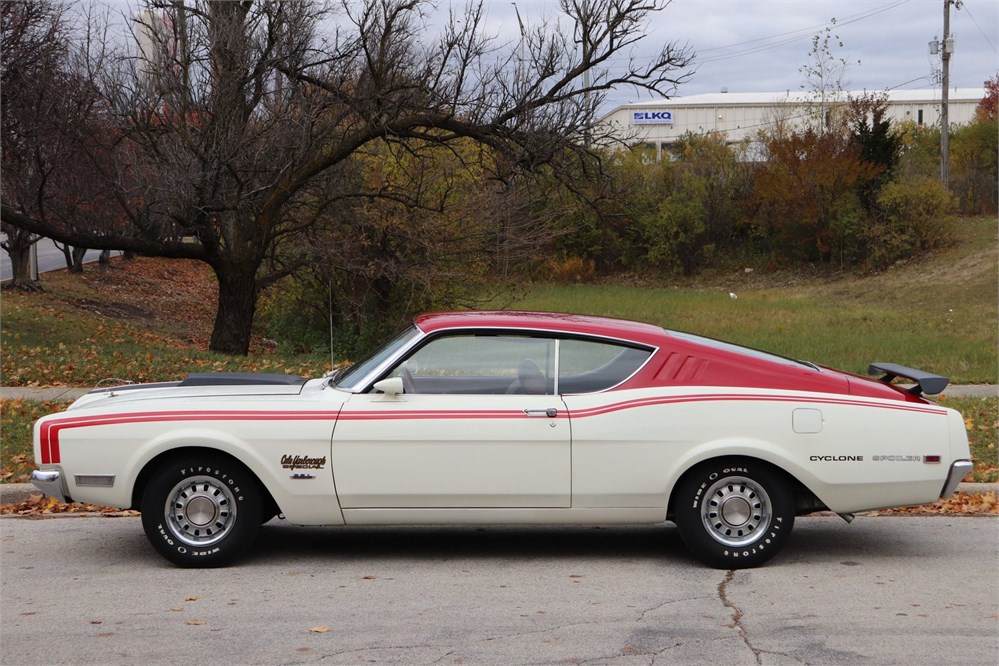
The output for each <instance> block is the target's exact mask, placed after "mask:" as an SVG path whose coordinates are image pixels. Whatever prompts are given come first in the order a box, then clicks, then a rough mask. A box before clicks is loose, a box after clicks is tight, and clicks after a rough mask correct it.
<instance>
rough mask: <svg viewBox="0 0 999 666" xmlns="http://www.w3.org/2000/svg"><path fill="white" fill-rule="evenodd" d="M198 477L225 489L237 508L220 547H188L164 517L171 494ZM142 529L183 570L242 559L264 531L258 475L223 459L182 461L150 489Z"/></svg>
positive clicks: (169, 465) (163, 471) (160, 473)
mask: <svg viewBox="0 0 999 666" xmlns="http://www.w3.org/2000/svg"><path fill="white" fill-rule="evenodd" d="M198 476H207V477H212V478H214V479H215V480H216V481H218V482H219V483H220V484H223V485H225V486H226V487H227V488H228V489H229V491H230V492H231V493H232V497H233V501H234V502H235V504H236V512H235V517H234V522H233V524H232V525H231V527H230V528H229V531H228V533H227V534H226V535H225V536H224V537H223V538H222V539H221V540H219V541H218V542H216V543H213V544H211V545H209V546H204V547H198V546H191V545H189V544H186V543H184V542H183V541H182V540H181V539H179V538H178V535H177V533H176V532H175V530H174V528H173V527H172V526H171V525H170V523H169V521H168V520H166V518H165V516H164V511H165V505H166V502H167V500H168V499H169V497H168V496H169V494H170V493H171V491H172V490H173V489H174V488H175V487H176V486H177V484H178V483H180V482H182V481H184V480H185V479H191V478H194V477H198ZM140 508H141V513H142V527H143V529H144V530H145V533H146V537H147V538H148V539H149V542H150V543H151V544H152V546H153V548H155V549H156V551H157V552H159V553H160V555H162V556H163V557H165V558H166V559H167V560H169V561H170V562H172V563H174V564H176V565H178V566H181V567H199V568H202V567H218V566H225V565H227V564H229V563H230V562H232V561H233V560H235V559H236V558H237V557H240V556H242V555H243V554H244V553H245V552H246V550H247V549H248V548H249V546H250V545H251V544H252V542H253V540H254V538H255V537H256V535H257V532H258V531H259V529H260V518H261V516H262V509H261V493H260V490H259V484H258V483H257V481H256V479H255V478H254V477H253V474H252V473H251V472H250V471H249V470H248V469H246V467H245V466H243V465H242V464H240V463H238V462H236V461H234V460H231V459H226V458H223V457H220V456H211V455H206V456H197V455H193V456H190V457H185V458H178V459H174V460H171V461H167V462H165V463H164V464H162V465H161V466H160V469H159V470H157V471H156V472H155V473H154V474H153V476H152V478H151V479H150V480H149V483H148V484H147V485H146V488H145V491H144V492H143V495H142V502H141V505H140Z"/></svg>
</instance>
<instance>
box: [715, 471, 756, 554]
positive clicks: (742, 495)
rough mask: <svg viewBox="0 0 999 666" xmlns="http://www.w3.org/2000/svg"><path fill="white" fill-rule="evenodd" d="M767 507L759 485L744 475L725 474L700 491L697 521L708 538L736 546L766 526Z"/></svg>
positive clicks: (746, 542)
mask: <svg viewBox="0 0 999 666" xmlns="http://www.w3.org/2000/svg"><path fill="white" fill-rule="evenodd" d="M770 506H771V505H770V498H769V497H768V496H767V493H766V491H765V490H764V489H763V487H762V486H760V485H759V484H757V483H756V482H754V481H753V480H752V479H748V478H746V477H742V476H729V477H725V478H723V479H719V480H718V481H716V482H714V483H713V484H712V485H711V487H710V488H708V490H707V492H706V493H705V494H704V502H703V503H702V504H701V520H702V522H703V523H704V527H705V529H706V530H707V532H708V534H709V535H711V538H713V539H714V540H715V541H717V542H718V543H721V544H724V545H725V546H729V547H732V548H738V547H741V546H745V545H747V544H750V543H752V542H754V541H756V540H757V539H758V538H759V534H760V533H761V532H763V531H765V530H766V529H767V528H768V527H769V526H770V516H771V508H770Z"/></svg>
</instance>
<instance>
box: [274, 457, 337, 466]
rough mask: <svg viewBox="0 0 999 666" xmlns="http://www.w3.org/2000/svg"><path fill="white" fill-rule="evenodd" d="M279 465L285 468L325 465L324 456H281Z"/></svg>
mask: <svg viewBox="0 0 999 666" xmlns="http://www.w3.org/2000/svg"><path fill="white" fill-rule="evenodd" d="M281 467H283V468H285V469H322V468H324V467H326V456H323V457H322V458H309V457H308V456H289V455H283V456H281Z"/></svg>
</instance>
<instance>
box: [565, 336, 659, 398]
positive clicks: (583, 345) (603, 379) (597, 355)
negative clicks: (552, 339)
mask: <svg viewBox="0 0 999 666" xmlns="http://www.w3.org/2000/svg"><path fill="white" fill-rule="evenodd" d="M651 354H652V351H651V350H648V349H637V348H635V347H625V346H623V345H617V344H614V343H610V342H597V341H595V340H574V339H570V340H562V342H561V343H560V345H559V367H558V390H559V393H596V392H597V391H606V390H607V389H609V388H613V387H615V386H617V385H618V384H620V383H621V382H623V381H624V380H626V379H628V378H629V377H631V376H632V375H633V374H635V372H636V371H637V370H638V369H639V368H640V367H642V364H643V363H645V361H646V359H648V358H649V356H650V355H651Z"/></svg>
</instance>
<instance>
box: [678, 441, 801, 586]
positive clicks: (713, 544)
mask: <svg viewBox="0 0 999 666" xmlns="http://www.w3.org/2000/svg"><path fill="white" fill-rule="evenodd" d="M673 514H674V521H675V522H676V526H677V528H678V529H679V531H680V536H681V538H683V541H684V543H685V544H687V547H688V548H689V549H690V550H691V551H692V552H693V553H694V555H695V556H696V557H697V558H698V559H700V560H701V561H703V562H704V563H705V564H708V565H709V566H712V567H716V568H719V569H745V568H749V567H755V566H759V565H761V564H763V563H764V562H766V561H767V560H769V559H770V558H771V557H773V556H774V555H776V554H777V551H778V550H780V549H781V547H783V545H784V543H785V542H786V541H787V539H788V537H789V536H790V534H791V529H792V528H793V527H794V497H793V494H792V493H791V490H790V488H789V484H788V482H787V480H786V478H785V477H784V476H783V475H782V474H781V473H780V472H778V471H776V470H775V469H773V468H772V467H770V466H769V465H767V464H766V463H763V462H760V461H757V460H751V459H748V458H720V459H717V460H709V461H707V462H705V463H702V464H700V465H698V466H697V467H695V468H694V469H692V470H690V471H689V472H688V473H687V474H686V475H684V477H683V478H682V479H681V480H680V482H679V483H678V484H677V487H676V491H675V494H674V503H673Z"/></svg>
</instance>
